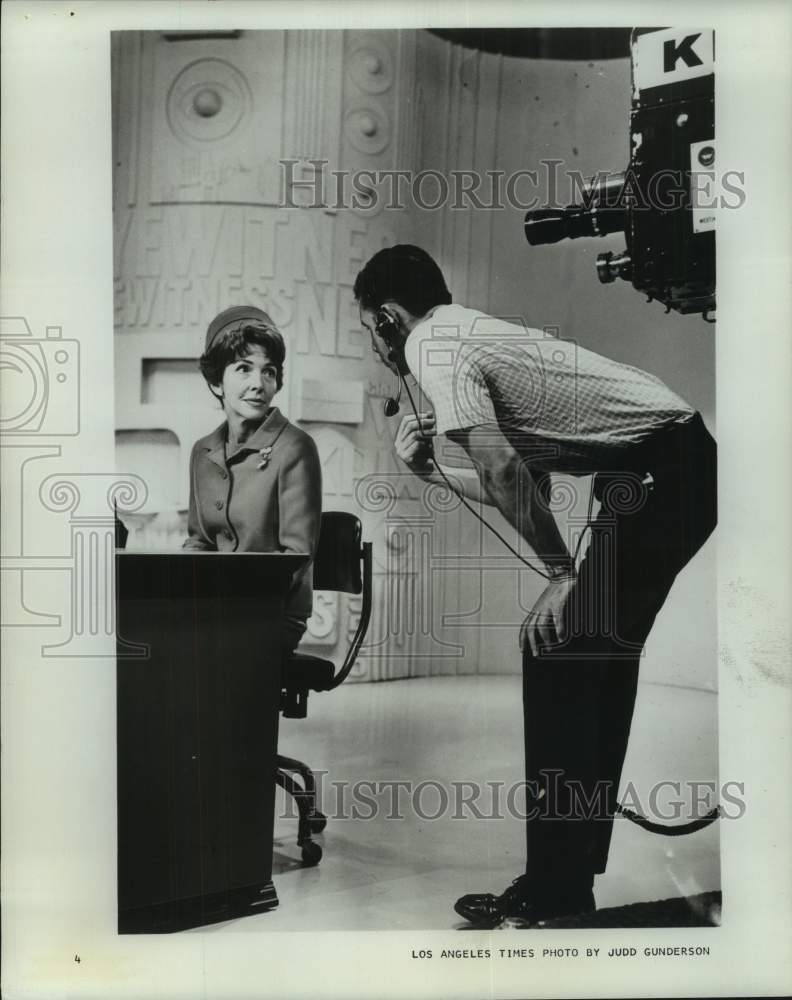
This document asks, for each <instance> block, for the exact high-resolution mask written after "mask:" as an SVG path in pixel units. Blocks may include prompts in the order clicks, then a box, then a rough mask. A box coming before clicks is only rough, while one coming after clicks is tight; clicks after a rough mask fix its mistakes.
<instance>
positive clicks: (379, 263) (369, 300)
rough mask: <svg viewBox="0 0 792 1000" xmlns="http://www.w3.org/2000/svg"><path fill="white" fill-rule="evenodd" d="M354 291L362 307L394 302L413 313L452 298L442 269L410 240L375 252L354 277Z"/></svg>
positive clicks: (376, 307)
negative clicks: (410, 242) (411, 243)
mask: <svg viewBox="0 0 792 1000" xmlns="http://www.w3.org/2000/svg"><path fill="white" fill-rule="evenodd" d="M353 291H354V295H355V298H356V299H357V300H358V302H359V303H360V305H361V306H362V307H363V308H364V309H371V310H377V309H379V307H380V306H381V305H382V304H383V303H384V302H396V303H398V304H399V305H400V306H403V307H404V308H405V309H406V310H407V312H409V313H410V314H411V315H412V316H424V315H425V314H426V313H427V312H429V310H430V309H432V308H433V307H434V306H444V305H448V303H449V302H450V301H451V293H450V292H449V291H448V286H447V285H446V283H445V278H444V277H443V272H442V271H441V270H440V268H439V267H438V266H437V264H435V262H434V260H432V258H431V257H430V256H429V254H428V253H427V252H426V251H425V250H422V249H421V248H420V247H415V246H411V245H410V244H409V243H401V244H398V245H397V246H393V247H386V248H385V249H384V250H380V251H379V252H378V253H375V254H374V256H373V257H372V258H371V260H370V261H369V262H368V263H367V264H366V266H365V267H364V268H363V270H362V271H360V272H359V274H358V276H357V278H355V286H354V289H353Z"/></svg>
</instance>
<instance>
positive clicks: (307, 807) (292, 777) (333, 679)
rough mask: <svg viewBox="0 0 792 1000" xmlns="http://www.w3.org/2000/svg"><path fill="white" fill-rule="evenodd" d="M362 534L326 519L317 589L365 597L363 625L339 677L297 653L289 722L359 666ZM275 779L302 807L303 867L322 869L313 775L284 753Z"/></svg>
mask: <svg viewBox="0 0 792 1000" xmlns="http://www.w3.org/2000/svg"><path fill="white" fill-rule="evenodd" d="M362 535H363V528H362V525H361V523H360V520H359V519H358V518H357V517H356V516H355V515H354V514H346V513H343V512H341V511H327V512H325V513H324V514H322V521H321V526H320V532H319V546H318V549H317V552H316V558H315V560H314V568H313V585H314V590H335V591H340V592H342V593H345V594H362V595H363V602H362V606H361V609H360V621H359V623H358V627H357V630H356V631H355V635H354V638H353V639H352V643H351V645H350V646H349V650H348V651H347V654H346V658H345V659H344V663H343V665H342V667H341V669H340V670H339V671H338V673H336V669H335V664H334V663H333V662H332V661H331V660H323V659H321V658H320V657H318V656H309V655H306V654H304V653H294V654H292V656H291V657H289V658H288V659H287V660H286V661H285V662H284V664H283V673H282V679H281V689H282V691H281V711H282V712H283V715H284V716H285V717H286V718H288V719H304V718H305V717H306V715H307V714H308V693H309V692H310V691H331V690H332V689H333V688H336V687H338V686H339V684H343V682H344V681H345V680H346V678H347V676H348V675H349V672H350V670H351V669H352V667H353V666H354V664H355V659H356V658H357V654H358V651H359V649H360V646H361V643H362V642H363V638H364V637H365V635H366V631H367V629H368V625H369V619H370V618H371V542H363V541H362ZM298 776H299V777H300V778H301V779H302V785H300V783H299V781H298V780H297V777H298ZM275 780H276V782H277V783H278V784H279V785H280V786H281V788H283V790H284V791H286V792H288V794H289V795H291V796H292V798H293V799H294V801H295V804H296V805H297V810H298V812H299V822H298V828H297V844H298V846H299V847H300V848H302V860H303V863H304V864H305V865H306V866H312V865H317V864H319V862H320V861H321V859H322V848H321V847H320V846H319V844H317V843H315V842H314V841H313V840H311V834H312V833H321V831H322V830H324V828H325V826H326V825H327V817H326V816H324V815H323V813H321V812H320V811H319V810H318V809H317V804H316V779H315V778H314V774H313V772H312V771H311V769H310V768H309V767H308V765H307V764H305V763H303V761H300V760H295V759H294V758H292V757H284V756H282V755H280V754H279V755H278V758H277V771H276V773H275Z"/></svg>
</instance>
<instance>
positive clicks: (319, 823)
mask: <svg viewBox="0 0 792 1000" xmlns="http://www.w3.org/2000/svg"><path fill="white" fill-rule="evenodd" d="M308 823H309V824H310V827H311V833H321V832H322V830H324V828H325V827H326V826H327V816H325V815H324V813H320V812H317V813H315V814H314V815H313V816H311V817H310V818H309V820H308Z"/></svg>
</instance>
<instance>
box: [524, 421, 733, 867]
mask: <svg viewBox="0 0 792 1000" xmlns="http://www.w3.org/2000/svg"><path fill="white" fill-rule="evenodd" d="M716 469H717V459H716V446H715V442H714V441H713V439H712V437H711V436H710V434H709V432H708V431H707V429H706V427H705V426H704V422H703V421H702V419H701V417H700V415H699V414H696V415H695V416H694V417H693V419H692V420H690V421H689V422H687V423H685V424H674V425H671V426H670V427H669V428H665V429H663V430H662V431H659V432H657V433H656V434H655V435H653V436H652V437H651V438H650V439H649V440H648V441H647V442H646V443H645V444H642V445H640V446H636V447H635V449H634V451H633V454H631V455H629V456H628V458H627V460H626V461H625V463H624V468H622V469H619V470H618V471H614V472H612V473H607V474H606V473H599V474H597V476H596V477H595V480H594V491H595V496H596V497H597V499H598V500H599V501H600V504H601V506H600V512H599V514H598V516H597V518H596V519H595V521H594V523H593V525H592V531H591V541H590V545H589V548H588V550H587V552H586V555H585V557H584V559H583V561H582V563H581V565H580V569H579V573H578V580H577V583H576V584H575V587H574V588H573V590H572V593H571V595H570V601H569V604H568V612H569V628H570V636H569V638H568V640H567V641H566V642H565V643H564V644H563V645H561V646H559V647H557V648H554V649H552V650H551V651H550V652H547V653H544V652H543V653H542V654H541V655H540V656H538V657H534V656H533V655H532V654H531V651H530V648H529V647H528V643H527V642H526V644H525V649H524V652H523V711H524V719H525V758H526V779H527V782H528V788H529V790H533V791H534V792H538V793H539V796H540V797H539V799H538V801H534V800H533V798H532V797H531V796H530V795H529V797H528V807H529V819H528V821H527V864H526V872H527V874H528V875H529V876H530V878H531V879H532V880H535V881H537V883H545V882H549V883H551V884H552V883H557V884H563V883H564V882H567V881H570V880H571V881H575V880H576V879H578V878H584V879H585V878H587V877H590V876H591V875H592V874H594V873H597V872H603V871H605V865H606V862H607V858H608V848H609V845H610V839H611V833H612V830H613V816H614V811H615V807H616V803H617V792H618V786H619V779H620V776H621V771H622V765H623V763H624V757H625V754H626V751H627V741H628V738H629V734H630V723H631V721H632V715H633V708H634V705H635V695H636V690H637V683H638V666H639V661H640V657H641V652H642V649H643V645H644V642H645V641H646V638H647V636H648V635H649V631H650V629H651V627H652V624H653V622H654V620H655V616H656V615H657V613H658V611H659V610H660V608H661V607H662V606H663V602H664V601H665V599H666V597H667V595H668V592H669V590H670V589H671V585H672V584H673V582H674V578H675V577H676V575H677V573H679V571H680V570H681V569H682V568H683V567H684V566H685V565H686V564H687V562H688V561H689V560H690V559H691V558H692V556H693V555H694V554H695V553H696V552H697V551H698V549H699V548H700V547H701V546H702V545H703V543H704V542H705V541H706V539H707V538H708V536H709V535H710V534H711V532H712V530H713V529H714V527H715V523H716V519H717V515H716V510H717V496H716V493H717V489H716ZM647 473H648V474H650V475H651V480H648V477H647ZM672 724H673V720H669V725H672ZM587 800H588V803H589V812H590V813H593V815H591V816H590V817H589V818H588V819H586V818H580V813H581V804H582V806H583V812H584V813H585V811H586V801H587ZM531 808H533V813H534V815H531V813H530V810H531ZM575 813H577V814H578V815H577V816H576V815H575Z"/></svg>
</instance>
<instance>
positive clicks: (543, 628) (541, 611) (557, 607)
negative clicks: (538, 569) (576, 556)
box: [520, 575, 575, 656]
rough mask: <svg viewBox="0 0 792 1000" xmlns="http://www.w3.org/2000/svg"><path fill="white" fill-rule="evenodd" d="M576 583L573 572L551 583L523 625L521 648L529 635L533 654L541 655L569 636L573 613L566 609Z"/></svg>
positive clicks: (528, 638) (529, 643)
mask: <svg viewBox="0 0 792 1000" xmlns="http://www.w3.org/2000/svg"><path fill="white" fill-rule="evenodd" d="M574 585H575V577H574V576H572V575H570V576H562V577H559V578H558V579H557V580H551V581H550V583H548V585H547V586H546V587H545V589H544V590H543V591H542V594H541V596H540V598H539V600H538V601H537V602H536V604H535V605H534V606H533V609H532V611H531V613H530V614H529V615H528V617H527V618H526V619H525V621H524V622H523V626H522V628H521V629H520V649H522V648H523V647H524V645H525V640H526V639H527V640H528V645H529V646H530V647H531V652H532V653H533V655H534V656H539V651H540V649H542V648H546V647H547V646H554V645H556V643H560V642H563V641H564V640H565V639H566V638H567V636H568V634H569V615H568V614H566V613H565V610H566V606H567V602H568V600H569V594H570V591H571V590H572V588H573V587H574Z"/></svg>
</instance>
